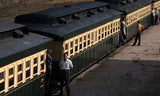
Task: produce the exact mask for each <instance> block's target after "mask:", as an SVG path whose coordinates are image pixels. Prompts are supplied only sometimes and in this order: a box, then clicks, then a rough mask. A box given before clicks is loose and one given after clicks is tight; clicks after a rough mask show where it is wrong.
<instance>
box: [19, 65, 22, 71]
mask: <svg viewBox="0 0 160 96" xmlns="http://www.w3.org/2000/svg"><path fill="white" fill-rule="evenodd" d="M19 71H22V64H20V65H18V72H19Z"/></svg>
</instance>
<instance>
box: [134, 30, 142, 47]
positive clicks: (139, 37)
mask: <svg viewBox="0 0 160 96" xmlns="http://www.w3.org/2000/svg"><path fill="white" fill-rule="evenodd" d="M137 39H138V40H139V42H138V45H140V43H141V34H140V32H138V33H137V34H136V38H135V41H134V43H133V46H134V45H136V43H137Z"/></svg>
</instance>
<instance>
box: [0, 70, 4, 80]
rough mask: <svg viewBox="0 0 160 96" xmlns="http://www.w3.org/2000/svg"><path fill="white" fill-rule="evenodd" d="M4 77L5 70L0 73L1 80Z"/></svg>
mask: <svg viewBox="0 0 160 96" xmlns="http://www.w3.org/2000/svg"><path fill="white" fill-rule="evenodd" d="M3 78H4V72H1V73H0V80H2V79H3Z"/></svg>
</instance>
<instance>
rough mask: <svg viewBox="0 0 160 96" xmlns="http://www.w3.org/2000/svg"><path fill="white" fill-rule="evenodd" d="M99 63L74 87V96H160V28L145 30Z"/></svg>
mask: <svg viewBox="0 0 160 96" xmlns="http://www.w3.org/2000/svg"><path fill="white" fill-rule="evenodd" d="M132 43H133V40H131V41H130V42H128V43H127V44H126V45H124V46H122V47H120V48H119V49H118V50H116V51H115V52H113V53H112V54H110V55H109V56H108V57H105V58H104V59H103V60H102V61H100V62H98V64H100V66H99V67H97V68H96V69H94V70H92V71H90V72H89V73H87V75H85V76H84V77H83V78H80V79H77V80H76V82H75V83H74V84H72V86H71V96H160V25H155V26H152V27H150V28H148V29H147V30H145V31H144V32H143V33H142V35H141V46H131V45H132Z"/></svg>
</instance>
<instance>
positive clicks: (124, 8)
mask: <svg viewBox="0 0 160 96" xmlns="http://www.w3.org/2000/svg"><path fill="white" fill-rule="evenodd" d="M96 1H103V2H108V3H110V5H111V8H113V9H115V10H119V11H121V12H123V15H122V17H121V19H122V18H125V19H126V21H125V23H126V31H127V40H130V39H131V38H132V37H133V36H134V35H135V34H136V27H137V21H140V23H141V24H142V25H143V26H144V27H145V28H147V27H149V26H150V25H151V6H152V2H151V0H96Z"/></svg>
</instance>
